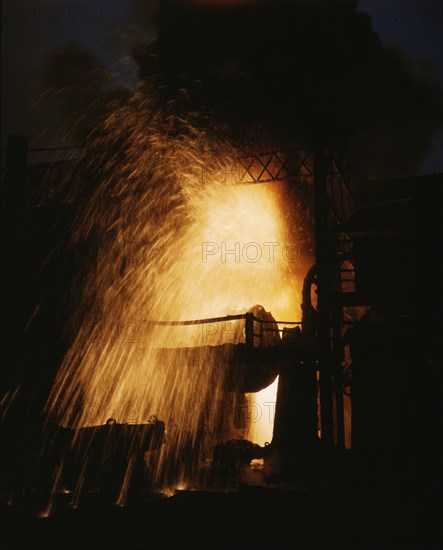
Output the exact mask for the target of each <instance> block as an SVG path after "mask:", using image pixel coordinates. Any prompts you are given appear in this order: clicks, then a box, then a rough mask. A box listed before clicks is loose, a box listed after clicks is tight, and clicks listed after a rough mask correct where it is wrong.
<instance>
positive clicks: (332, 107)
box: [133, 0, 443, 176]
mask: <svg viewBox="0 0 443 550" xmlns="http://www.w3.org/2000/svg"><path fill="white" fill-rule="evenodd" d="M146 4H151V3H150V2H148V3H144V2H138V3H137V4H136V11H135V13H136V14H137V15H138V17H139V18H140V20H142V18H143V16H144V14H145V15H146V8H144V5H146ZM357 8H358V2H357V1H355V0H339V1H334V2H332V1H324V0H323V1H318V0H315V1H313V0H309V1H307V0H305V1H301V0H299V1H295V0H294V1H292V2H289V1H282V0H277V1H273V2H270V1H263V0H262V1H260V0H257V1H255V2H253V1H248V2H215V1H212V2H201V1H193V2H191V1H189V0H164V1H163V2H160V4H159V9H158V11H157V13H156V25H157V30H158V36H159V38H158V39H157V40H156V41H155V42H154V43H151V44H150V45H148V46H146V45H144V44H143V43H142V42H140V43H137V44H135V45H134V47H133V57H134V59H135V60H136V62H137V64H138V67H139V77H140V78H141V79H151V78H153V77H154V78H155V75H161V81H162V83H163V84H165V85H166V86H167V90H169V93H170V94H171V97H174V96H176V94H177V93H179V94H180V93H182V94H183V93H185V94H189V95H190V97H191V98H193V101H194V107H195V108H202V107H203V106H205V107H209V108H211V109H214V110H215V111H216V112H218V113H219V115H220V116H219V118H220V122H221V124H225V125H226V126H227V127H229V128H230V129H231V130H233V131H234V133H235V131H239V132H240V133H241V131H242V128H243V129H244V128H249V129H251V128H253V129H254V132H257V133H259V132H261V135H263V136H266V137H265V141H266V140H267V141H268V142H269V143H271V142H279V143H282V142H285V141H286V142H292V141H294V140H296V141H303V142H305V143H311V142H312V141H315V140H323V141H325V142H332V143H335V144H337V145H339V144H343V143H347V144H348V146H350V147H352V148H353V149H354V151H355V152H356V153H357V154H358V156H359V158H360V159H361V160H362V161H363V162H364V163H365V164H366V165H367V168H368V170H369V172H370V174H371V175H373V176H389V175H398V174H400V173H401V174H405V173H407V172H411V173H412V172H416V171H417V170H419V167H420V164H421V162H422V161H423V159H424V157H425V156H426V154H427V153H428V152H429V149H430V146H431V140H432V137H433V136H434V134H435V133H436V131H437V130H438V129H439V128H441V125H442V120H443V114H442V104H441V100H440V94H439V85H438V81H437V79H436V78H434V77H433V76H432V75H431V74H429V73H423V74H418V73H417V72H416V70H415V69H414V68H413V66H412V63H411V62H410V61H409V60H408V58H407V57H406V56H405V55H404V54H403V53H402V52H400V51H394V50H390V49H387V48H386V47H384V46H383V45H382V43H381V41H380V39H379V37H378V35H377V34H376V33H375V32H374V31H373V30H372V28H371V20H370V18H369V17H368V16H367V15H365V14H363V13H360V12H358V11H357ZM149 10H150V13H151V11H152V6H150V8H149Z"/></svg>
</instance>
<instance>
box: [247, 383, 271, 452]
mask: <svg viewBox="0 0 443 550" xmlns="http://www.w3.org/2000/svg"><path fill="white" fill-rule="evenodd" d="M277 386H278V376H277V378H276V379H275V380H274V382H273V383H272V384H271V385H270V386H268V387H267V388H264V389H263V390H261V391H259V392H257V393H253V394H249V400H250V403H251V409H252V411H253V412H252V415H251V423H250V425H249V432H248V439H250V440H251V441H253V442H254V443H258V444H259V445H262V446H263V445H264V444H265V443H271V441H272V431H273V429H274V415H275V403H276V401H277Z"/></svg>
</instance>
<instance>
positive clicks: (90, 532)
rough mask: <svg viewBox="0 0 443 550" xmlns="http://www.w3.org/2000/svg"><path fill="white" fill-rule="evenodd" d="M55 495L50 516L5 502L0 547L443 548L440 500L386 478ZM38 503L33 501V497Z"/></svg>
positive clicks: (27, 504)
mask: <svg viewBox="0 0 443 550" xmlns="http://www.w3.org/2000/svg"><path fill="white" fill-rule="evenodd" d="M69 500H70V495H68V494H66V495H63V494H60V495H58V497H57V499H56V501H55V502H54V505H53V508H52V513H51V514H50V515H49V516H48V517H37V516H36V515H35V514H32V513H31V512H30V511H29V510H30V507H32V505H31V504H30V499H28V500H26V499H24V502H25V504H22V505H21V506H18V505H10V506H7V503H3V504H2V515H3V521H2V531H3V533H2V537H1V538H2V543H3V544H2V546H3V548H8V549H9V548H10V549H19V548H20V549H28V548H29V549H31V548H32V549H34V548H36V549H37V548H39V549H40V548H42V549H43V548H44V549H47V548H57V549H62V548H79V549H80V548H81V549H83V548H87V549H89V548H90V549H101V548H103V549H107V548H121V549H123V548H125V549H135V548H140V549H141V548H147V549H148V548H149V549H151V548H152V549H156V548H170V549H182V548H183V549H193V548H205V549H226V550H228V549H238V550H240V549H253V548H269V549H276V550H277V549H286V548H295V549H297V548H310V549H313V548H319V549H321V548H346V549H354V548H355V549H365V550H366V549H386V550H387V549H391V548H405V549H407V548H414V549H415V548H417V549H419V548H420V549H431V548H432V549H434V548H435V549H436V548H441V542H442V537H441V520H440V517H441V496H439V495H438V491H434V490H430V489H429V488H428V489H425V488H424V487H420V488H419V487H417V486H414V485H413V484H411V485H410V486H409V487H404V486H403V487H393V486H389V485H388V484H386V483H383V484H377V483H375V484H374V483H371V484H368V483H366V484H365V483H363V482H361V483H359V484H358V483H353V484H352V486H351V485H349V486H343V485H338V484H334V483H321V484H313V483H312V482H311V483H310V484H304V485H303V484H299V485H298V486H291V487H289V486H281V487H279V486H272V487H266V486H241V487H240V488H239V489H238V490H237V491H232V492H214V491H185V490H183V491H175V493H174V494H173V495H172V496H169V497H167V496H165V495H158V494H157V495H152V494H149V495H148V494H145V495H141V494H139V495H137V496H133V497H132V499H129V501H128V503H127V505H126V506H124V507H118V506H115V505H114V504H110V502H109V501H106V500H105V499H104V498H103V497H102V496H100V495H99V494H90V496H89V497H88V498H87V499H85V501H84V502H83V503H82V506H80V507H79V508H78V509H73V508H72V507H71V506H70V505H69ZM34 504H35V503H34Z"/></svg>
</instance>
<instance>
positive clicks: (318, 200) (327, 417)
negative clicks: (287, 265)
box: [314, 144, 334, 446]
mask: <svg viewBox="0 0 443 550" xmlns="http://www.w3.org/2000/svg"><path fill="white" fill-rule="evenodd" d="M326 177H327V159H326V151H325V146H324V145H323V144H317V146H316V147H315V150H314V199H315V205H314V208H315V243H316V264H317V280H318V302H317V309H318V321H319V328H318V330H319V333H318V338H319V345H320V357H319V359H320V361H319V369H320V381H319V387H320V409H321V420H320V421H321V439H322V441H323V442H324V443H325V444H326V445H329V446H332V445H333V443H334V430H333V402H332V369H331V347H330V323H331V315H330V313H331V304H330V288H329V283H330V274H329V256H330V250H329V247H330V243H329V238H328V237H329V235H328V233H329V231H328V203H327V191H326Z"/></svg>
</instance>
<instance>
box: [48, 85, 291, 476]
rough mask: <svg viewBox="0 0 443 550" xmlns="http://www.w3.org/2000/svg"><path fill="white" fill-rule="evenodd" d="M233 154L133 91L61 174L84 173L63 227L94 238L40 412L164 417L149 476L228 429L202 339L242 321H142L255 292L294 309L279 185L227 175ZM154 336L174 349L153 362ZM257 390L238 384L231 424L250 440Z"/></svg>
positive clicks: (235, 332)
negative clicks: (242, 401)
mask: <svg viewBox="0 0 443 550" xmlns="http://www.w3.org/2000/svg"><path fill="white" fill-rule="evenodd" d="M177 124H179V126H180V129H179V131H177ZM171 126H173V128H172V130H171ZM171 136H174V137H171ZM177 136H178V137H177ZM233 158H235V152H234V151H232V149H231V148H230V147H229V146H227V145H226V144H224V143H221V142H219V141H217V140H214V138H212V137H210V136H208V135H207V133H205V132H203V131H202V130H196V129H195V128H193V127H192V125H191V124H190V123H189V121H184V120H177V118H176V117H174V116H172V115H170V114H169V115H167V114H165V113H164V112H162V113H161V114H160V113H159V112H154V111H153V109H152V107H151V106H150V105H149V104H147V101H146V99H144V97H143V95H142V94H138V95H137V94H136V95H135V97H134V98H133V99H132V101H130V102H129V103H128V104H127V105H126V106H124V107H121V108H119V109H117V110H116V111H115V112H114V113H113V114H112V115H111V116H109V117H108V118H107V120H106V121H105V124H104V126H103V129H102V131H101V132H100V133H98V134H97V136H96V137H94V138H93V139H92V140H91V143H90V144H89V146H88V150H87V151H86V152H85V155H84V157H83V158H82V159H81V160H80V161H79V166H78V168H77V170H75V171H74V172H75V174H73V176H74V177H75V180H76V182H77V183H78V182H79V181H80V182H83V183H85V182H90V181H91V180H93V181H94V182H96V183H95V184H94V185H96V187H95V188H94V190H93V191H92V193H91V194H90V196H89V197H88V200H87V206H86V207H85V209H84V211H83V212H82V214H81V216H80V217H79V219H78V220H77V225H76V227H75V228H74V237H73V240H74V241H75V242H89V243H94V245H95V246H96V249H97V259H96V262H94V265H89V266H88V270H87V275H86V281H83V284H82V285H79V287H78V288H77V289H76V300H77V305H76V308H75V312H74V314H73V318H72V323H71V334H72V345H71V346H70V349H69V351H68V353H67V355H66V357H65V359H64V362H63V364H62V366H61V369H60V372H59V375H58V377H57V379H56V381H55V384H54V387H53V391H52V393H51V395H50V399H49V402H48V406H47V409H48V413H49V416H50V418H52V419H55V421H56V422H57V423H59V424H61V425H63V426H69V427H81V426H92V425H101V424H104V423H105V422H106V421H107V419H109V418H114V419H116V420H117V422H119V423H143V422H147V421H149V419H150V418H151V417H152V415H155V416H156V417H158V418H160V419H162V420H164V421H165V424H166V427H167V443H166V445H165V446H164V448H163V449H162V452H161V457H160V460H159V464H158V472H157V474H156V475H157V478H158V479H161V477H162V475H163V473H164V469H165V465H169V466H170V465H171V464H175V465H178V464H181V463H182V462H183V460H182V457H183V453H184V452H185V449H187V448H188V447H189V446H191V447H197V446H198V445H201V442H199V441H198V437H199V436H198V434H199V433H201V430H202V427H204V429H205V431H206V432H207V433H209V434H212V439H211V441H212V443H214V441H220V440H223V438H229V437H232V435H233V434H232V433H229V429H228V428H227V427H226V425H225V424H226V423H225V422H224V420H223V418H224V417H225V416H226V415H227V409H228V408H229V407H228V405H229V403H228V398H227V394H226V388H225V386H224V379H225V375H226V368H227V366H226V364H225V363H224V362H223V360H220V362H219V364H213V363H212V362H211V361H209V359H208V355H207V353H208V351H207V350H208V349H209V348H210V347H211V346H215V345H219V344H222V343H227V342H228V343H239V342H244V330H243V326H244V325H241V323H240V322H233V323H229V324H228V323H219V324H215V325H206V324H203V325H196V326H185V327H177V326H160V327H159V326H155V325H154V326H153V325H151V324H150V323H149V321H150V320H155V321H158V320H162V321H181V320H189V319H204V318H208V317H219V316H225V315H228V314H234V313H244V312H246V311H247V310H248V309H249V308H250V307H251V306H254V305H255V304H260V305H262V306H264V308H265V309H266V310H268V311H269V310H270V311H271V312H272V314H273V316H274V318H275V319H282V320H295V317H296V316H297V313H298V305H297V304H298V301H299V299H298V296H299V288H298V287H297V286H296V285H295V284H294V277H293V272H292V271H291V270H292V267H293V265H292V263H291V261H290V260H289V259H288V256H287V254H285V248H284V247H285V245H286V244H287V243H288V238H289V237H288V231H287V228H286V227H285V225H284V223H283V217H282V215H281V213H280V208H281V204H280V202H279V201H280V199H281V197H280V195H281V192H282V189H283V184H282V185H276V184H274V186H268V187H265V186H246V185H239V184H238V182H237V180H236V176H235V174H236V172H235V163H234V161H233V160H232V159H233ZM71 177H72V175H71ZM71 184H72V183H71ZM274 337H275V336H274ZM186 347H188V348H189V347H199V348H201V353H200V354H199V356H198V359H197V360H196V359H195V356H193V357H194V359H193V361H192V364H191V363H187V362H186V359H184V357H185V356H184V355H181V354H180V352H179V349H180V348H186ZM162 348H173V349H177V352H176V353H172V354H169V355H168V356H167V357H168V360H167V361H166V362H165V360H164V355H162V354H161V353H160V350H161V349H162ZM265 391H266V395H264V397H263V399H261V398H259V399H254V394H250V395H249V403H250V404H251V403H252V404H253V405H254V404H255V411H253V412H252V418H250V419H249V424H248V425H247V426H246V428H245V431H244V433H243V434H242V435H243V436H246V437H249V438H250V439H251V440H253V441H255V442H257V443H259V444H263V443H264V442H265V441H270V439H271V437H272V418H271V416H270V414H269V410H268V409H269V407H271V405H267V404H268V403H272V402H275V394H276V382H275V383H274V384H273V385H272V387H270V388H266V390H265ZM264 403H266V405H264ZM265 406H266V407H267V408H266V409H265V408H264V407H265ZM234 435H235V434H234ZM205 452H207V450H206V451H204V452H203V454H205ZM183 475H185V473H184V472H183Z"/></svg>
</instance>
